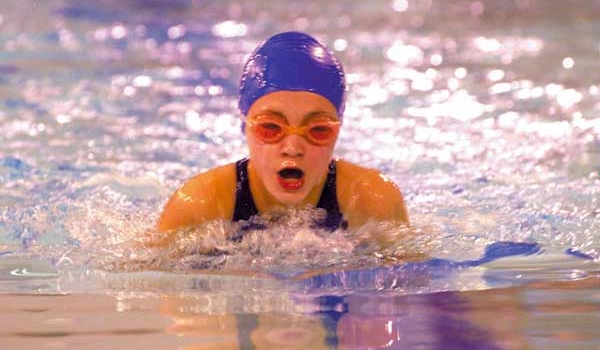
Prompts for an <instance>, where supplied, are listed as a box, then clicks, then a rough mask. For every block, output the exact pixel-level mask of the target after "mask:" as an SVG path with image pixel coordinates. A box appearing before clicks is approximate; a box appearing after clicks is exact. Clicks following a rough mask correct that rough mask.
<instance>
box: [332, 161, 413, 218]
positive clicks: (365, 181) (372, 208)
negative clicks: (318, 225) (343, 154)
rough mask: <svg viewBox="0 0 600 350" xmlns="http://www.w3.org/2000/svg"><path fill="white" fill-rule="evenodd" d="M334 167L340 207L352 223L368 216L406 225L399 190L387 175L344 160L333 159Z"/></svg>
mask: <svg viewBox="0 0 600 350" xmlns="http://www.w3.org/2000/svg"><path fill="white" fill-rule="evenodd" d="M336 170H337V194H338V199H339V201H340V209H342V212H344V214H345V215H346V216H347V219H348V221H349V223H350V224H351V225H352V223H354V224H356V225H360V224H362V223H364V222H366V221H368V220H369V219H375V220H389V221H399V222H402V223H404V224H409V219H408V210H407V208H406V204H405V202H404V197H403V196H402V192H401V191H400V189H399V188H398V186H397V185H396V184H395V183H394V181H393V180H392V179H391V178H390V177H389V176H387V175H385V174H383V173H382V172H380V171H378V170H376V169H371V168H366V167H363V166H360V165H357V164H353V163H350V162H347V161H344V160H337V161H336Z"/></svg>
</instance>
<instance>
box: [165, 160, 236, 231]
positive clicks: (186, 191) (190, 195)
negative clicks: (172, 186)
mask: <svg viewBox="0 0 600 350" xmlns="http://www.w3.org/2000/svg"><path fill="white" fill-rule="evenodd" d="M230 168H231V167H230V166H225V167H221V168H217V169H213V170H210V171H208V172H206V173H202V174H199V175H196V176H195V177H193V178H191V179H190V180H188V181H187V182H186V183H184V184H183V185H182V186H181V187H180V188H179V189H177V191H175V193H174V194H173V195H172V196H171V198H170V199H169V201H168V202H167V204H166V205H165V207H164V209H163V212H162V214H161V216H160V218H159V220H158V230H159V231H161V232H164V231H170V230H174V229H177V228H183V227H188V226H193V225H199V224H202V223H204V222H206V221H210V220H216V219H227V218H229V217H231V216H232V215H233V205H234V202H235V170H234V169H230Z"/></svg>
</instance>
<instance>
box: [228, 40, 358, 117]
mask: <svg viewBox="0 0 600 350" xmlns="http://www.w3.org/2000/svg"><path fill="white" fill-rule="evenodd" d="M280 90H289V91H310V92H314V93H316V94H319V95H321V96H323V97H325V98H326V99H328V100H329V101H330V102H331V103H332V104H333V105H334V106H335V108H336V110H337V113H338V118H340V120H341V119H342V115H343V112H344V104H345V93H346V84H345V82H344V70H343V68H342V65H341V64H340V62H339V61H338V60H337V58H335V56H333V54H332V53H331V52H329V50H327V48H326V47H325V46H323V45H322V44H321V43H319V42H318V41H317V40H316V39H315V38H313V37H311V36H310V35H307V34H304V33H299V32H285V33H280V34H277V35H274V36H272V37H271V38H269V39H268V40H267V41H265V42H264V43H262V44H261V45H259V46H258V47H257V48H256V49H255V50H254V52H253V53H252V55H251V56H250V58H249V59H248V62H246V65H245V66H244V71H243V73H242V80H241V83H240V100H239V108H240V111H241V112H242V113H243V114H244V115H246V114H248V110H249V109H250V106H252V104H253V103H254V101H256V100H258V99H259V98H260V97H262V96H264V95H266V94H269V93H271V92H275V91H280Z"/></svg>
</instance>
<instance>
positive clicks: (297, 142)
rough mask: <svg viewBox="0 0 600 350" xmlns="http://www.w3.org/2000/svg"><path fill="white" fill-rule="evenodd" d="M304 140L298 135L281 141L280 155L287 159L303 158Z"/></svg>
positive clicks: (289, 136)
mask: <svg viewBox="0 0 600 350" xmlns="http://www.w3.org/2000/svg"><path fill="white" fill-rule="evenodd" d="M304 142H305V140H304V138H303V137H302V136H300V135H295V134H292V135H288V136H286V137H284V139H283V140H281V155H282V156H284V157H289V158H301V157H303V156H304Z"/></svg>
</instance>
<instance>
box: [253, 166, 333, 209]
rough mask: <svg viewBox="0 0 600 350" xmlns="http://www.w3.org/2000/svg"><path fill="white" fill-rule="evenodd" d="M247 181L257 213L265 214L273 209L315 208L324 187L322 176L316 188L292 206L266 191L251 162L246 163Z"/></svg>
mask: <svg viewBox="0 0 600 350" xmlns="http://www.w3.org/2000/svg"><path fill="white" fill-rule="evenodd" d="M248 181H249V182H250V192H251V193H252V199H253V200H254V204H255V205H256V209H258V211H259V212H261V213H265V212H268V211H270V210H271V209H273V208H296V209H301V208H305V207H306V206H307V205H311V206H313V207H316V206H317V203H318V202H319V199H320V198H321V192H322V191H323V186H324V185H325V176H323V179H322V180H321V181H319V183H318V184H317V186H315V187H313V188H312V189H311V190H310V192H309V193H308V196H306V197H305V198H304V199H303V200H302V201H300V202H299V203H296V204H293V205H291V204H284V203H281V202H279V201H278V200H277V199H275V198H274V197H273V196H272V195H271V194H270V193H269V191H267V188H266V187H265V185H264V183H263V181H262V180H261V179H260V177H259V176H258V174H257V173H256V170H255V169H254V167H253V166H252V160H250V161H249V162H248Z"/></svg>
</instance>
